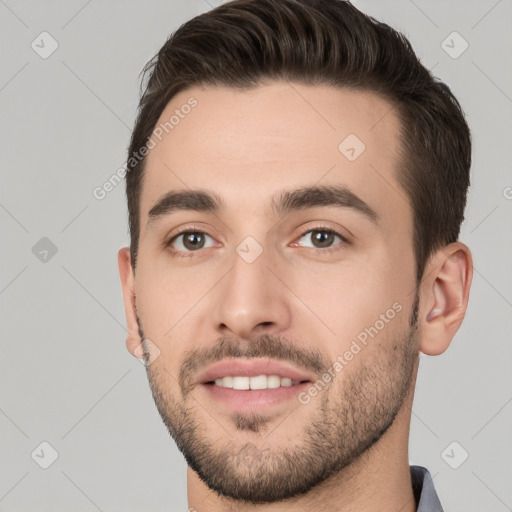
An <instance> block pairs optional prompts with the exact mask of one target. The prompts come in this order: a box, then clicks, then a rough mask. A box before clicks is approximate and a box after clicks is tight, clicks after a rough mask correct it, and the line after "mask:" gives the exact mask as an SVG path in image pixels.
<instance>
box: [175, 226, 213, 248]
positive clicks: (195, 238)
mask: <svg viewBox="0 0 512 512" xmlns="http://www.w3.org/2000/svg"><path fill="white" fill-rule="evenodd" d="M206 238H209V239H210V240H212V241H213V238H212V237H211V236H210V235H207V234H206V233H203V232H202V231H185V232H184V233H180V234H178V235H176V236H174V237H173V238H172V239H171V240H170V241H169V245H171V246H173V248H174V249H175V250H177V251H185V252H187V251H197V250H198V249H204V248H205V239H206ZM182 239H183V240H182ZM209 247H212V245H210V246H209Z"/></svg>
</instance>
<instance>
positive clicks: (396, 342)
mask: <svg viewBox="0 0 512 512" xmlns="http://www.w3.org/2000/svg"><path fill="white" fill-rule="evenodd" d="M418 303H419V297H418V296H416V299H415V302H414V305H413V308H412V312H411V315H410V317H409V322H408V323H409V325H408V328H407V329H406V332H405V333H402V334H401V335H399V336H396V337H394V338H393V339H384V336H385V333H379V334H378V335H377V336H376V337H377V338H380V337H382V339H377V340H374V341H370V342H369V346H368V347H366V348H364V349H363V350H362V353H364V352H366V354H365V355H363V356H361V355H358V356H356V357H355V359H357V358H358V359H359V361H358V364H357V368H355V370H356V371H351V372H350V373H345V372H346V369H345V368H344V369H342V370H341V371H342V372H343V373H345V375H344V376H343V379H341V382H340V383H339V385H338V386H336V378H334V379H333V381H332V382H331V383H330V385H329V386H328V387H326V388H325V389H324V390H323V391H322V392H321V393H319V395H318V396H317V397H316V398H314V399H313V401H317V403H316V404H315V405H316V408H311V412H310V416H309V417H310V418H311V419H310V420H309V421H308V422H307V424H305V426H304V427H303V431H302V434H301V435H300V436H297V438H296V440H294V442H293V443H289V444H288V446H283V447H282V448H281V449H275V448H274V449H269V448H268V446H266V447H265V449H262V447H261V446H258V445H257V443H258V442H259V438H258V440H256V439H255V442H250V441H247V440H245V442H237V438H236V435H232V436H231V437H230V438H229V439H228V440H226V441H225V442H224V443H222V444H220V443H218V442H217V443H214V442H212V439H211V436H210V435H209V432H208V424H210V423H211V422H214V421H215V420H214V419H213V418H210V419H211V421H203V420H201V419H200V414H199V413H200V411H199V409H201V405H200V404H199V403H198V402H197V400H195V399H194V398H193V397H189V393H190V391H191V390H192V389H193V387H194V386H193V382H192V380H191V379H192V378H193V376H194V375H195V373H196V370H198V369H201V368H204V367H205V366H206V364H211V363H212V362H215V361H219V360H221V359H223V358H224V357H269V358H272V359H281V360H284V361H288V362H291V363H294V364H296V365H297V366H299V367H302V368H307V369H308V370H313V371H315V373H317V374H322V373H323V372H326V371H327V370H328V368H329V367H332V364H330V363H329V361H327V360H326V359H325V358H324V357H323V356H322V355H321V354H319V353H318V352H315V351H306V350H303V349H299V348H298V347H297V346H296V345H295V346H294V345H292V344H290V343H289V342H288V341H287V340H284V339H282V338H281V337H279V336H271V335H267V334H264V335H262V336H260V337H258V338H255V339H253V340H251V341H250V343H247V344H244V343H243V342H241V341H240V340H233V339H228V338H223V339H221V340H220V341H219V343H218V344H217V345H216V346H215V348H214V349H209V350H202V349H196V350H194V351H192V352H189V353H188V354H187V355H186V357H185V359H184V362H183V365H182V367H181V370H180V375H179V379H178V381H179V382H178V383H179V385H180V388H181V397H179V396H174V395H173V394H172V393H171V392H170V386H169V382H170V379H172V378H173V377H172V376H171V374H170V373H169V372H168V371H167V370H166V369H165V368H162V367H159V366H158V365H156V364H151V365H148V366H146V370H147V373H148V379H149V384H150V387H151V392H152V395H153V398H154V401H155V404H156V407H157V409H158V412H159V413H160V416H161V418H162V420H163V422H164V424H165V425H166V427H167V429H168V430H169V433H170V435H171V436H172V438H173V439H174V441H175V442H176V445H177V447H178V449H179V450H180V451H181V452H182V454H183V455H184V457H185V459H186V461H187V464H188V466H189V467H190V468H191V469H192V470H193V471H195V472H196V473H197V475H198V476H199V477H200V478H201V480H202V481H203V482H204V483H205V484H206V485H207V486H208V487H209V488H210V489H212V490H213V491H215V492H216V493H217V494H219V495H220V496H224V497H226V498H231V499H233V500H237V501H241V502H246V503H252V504H263V503H273V502H278V501H282V500H286V499H290V498H293V497H297V496H300V495H302V494H305V493H308V492H309V491H311V490H312V489H313V488H314V487H315V486H317V485H318V484H320V483H322V482H324V481H326V480H327V479H328V478H330V477H332V476H334V475H336V474H337V473H339V472H340V471H341V470H342V469H343V468H345V467H347V466H348V465H350V464H351V463H353V462H354V461H356V460H357V459H358V458H359V457H360V456H361V455H362V454H364V453H365V452H366V451H367V450H368V449H369V448H371V447H372V446H373V445H375V443H377V441H379V439H380V438H381V437H382V435H383V434H384V433H385V432H386V431H387V430H388V429H389V427H390V426H391V425H392V423H393V421H394V419H395V417H396V415H397V414H398V412H399V410H400V408H401V406H402V404H403V402H404V399H405V397H406V396H407V394H408V392H409V391H410V390H411V389H412V386H413V384H414V383H413V380H414V370H415V367H416V363H417V361H418V358H419V353H418V343H419V333H418V322H417V313H418ZM139 330H140V334H141V337H142V339H144V336H143V332H142V328H141V325H140V320H139ZM372 344H373V345H372ZM143 345H144V343H143ZM146 356H147V355H146V353H145V357H146ZM351 365H352V363H350V364H349V366H351ZM338 380H339V379H338ZM187 397H188V401H186V400H187ZM297 407H302V405H298V406H297ZM308 407H312V406H311V405H309V406H308ZM293 412H294V411H292V412H291V413H290V414H293ZM230 419H231V421H232V423H233V425H234V426H235V428H236V430H237V431H249V432H253V433H254V434H257V433H261V432H266V431H268V435H271V433H272V431H273V430H270V427H271V421H272V420H273V418H272V417H271V416H266V415H265V414H264V413H233V414H232V415H231V417H230ZM283 421H284V420H283ZM278 428H279V425H277V427H274V430H275V429H278ZM263 440H264V439H263Z"/></svg>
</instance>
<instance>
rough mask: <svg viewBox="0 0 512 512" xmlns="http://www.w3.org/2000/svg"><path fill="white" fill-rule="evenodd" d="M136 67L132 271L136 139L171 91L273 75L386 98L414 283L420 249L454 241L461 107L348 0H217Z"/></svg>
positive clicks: (423, 253)
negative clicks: (408, 222) (406, 206)
mask: <svg viewBox="0 0 512 512" xmlns="http://www.w3.org/2000/svg"><path fill="white" fill-rule="evenodd" d="M143 74H144V79H145V78H147V77H148V76H149V78H148V80H147V82H146V85H145V90H144V92H143V94H142V96H141V99H140V104H139V112H138V117H137V120H136V123H135V127H134V130H133V133H132V137H131V142H130V147H129V151H128V162H129V165H128V168H127V170H128V173H127V176H126V195H127V200H128V213H129V225H130V236H131V245H130V253H131V257H132V266H133V268H134V270H135V266H136V261H137V250H138V239H139V230H140V226H139V224H140V211H139V210H140V206H139V203H140V192H141V185H142V179H143V175H144V163H145V160H146V159H145V158H144V159H141V160H140V161H139V160H135V159H133V158H132V159H131V160H130V156H132V155H133V154H134V153H135V152H138V151H139V150H140V148H141V147H143V146H145V145H146V143H147V141H148V138H149V137H150V136H151V134H152V131H153V130H154V128H155V125H156V123H157V122H158V119H159V117H160V115H161V114H162V112H163V110H164V109H165V107H166V105H167V104H168V103H169V101H170V100H171V99H172V98H173V96H175V95H176V94H177V93H179V92H180V91H182V90H184V89H186V88H188V87H191V86H194V85H199V84H201V85H223V86H228V87H232V88H234V89H250V88H254V87H257V86H258V85H262V84H264V83H266V82H269V81H273V80H281V81H292V82H297V83H303V84H308V85H331V86H335V87H341V88H350V89H356V90H363V91H369V92H374V93H376V94H379V95H380V96H381V97H383V98H384V99H385V100H387V101H389V102H390V103H391V105H393V107H394V108H395V109H396V112H397V115H398V117H399V119H400V122H401V134H400V139H401V142H402V146H403V151H402V156H401V159H400V160H401V161H400V165H399V169H397V180H398V181H399V183H400V185H401V186H402V187H403V189H404V190H405V192H406V195H407V196H408V198H409V201H410V204H411V207H412V210H413V223H414V250H415V257H416V270H417V272H416V276H417V279H418V281H419V280H420V279H421V277H422V275H423V271H424V268H425V264H426V262H427V260H428V258H429V256H430V255H431V254H432V253H433V252H434V251H435V250H436V249H438V248H439V247H442V246H443V245H446V244H448V243H451V242H455V241H456V240H457V238H458V236H459V230H460V225H461V223H462V221H463V219H464V208H465V205H466V194H467V188H468V186H469V170H470V165H471V136H470V131H469V127H468V125H467V123H466V121H465V118H464V113H463V112H462V109H461V107H460V105H459V103H458V101H457V100H456V98H455V97H454V96H453V94H452V93H451V91H450V89H449V88H448V86H447V85H445V84H444V83H443V82H441V81H440V80H438V79H436V78H435V77H434V76H433V75H432V74H431V73H430V72H429V71H428V69H426V68H425V67H424V66H423V65H422V64H421V63H420V61H419V60H418V58H417V57H416V55H415V53H414V51H413V49H412V47H411V45H410V43H409V41H408V40H407V39H406V38H405V37H404V36H403V35H402V34H400V33H399V32H397V31H395V30H394V29H392V28H391V27H389V26H388V25H386V24H384V23H380V22H379V21H377V20H375V19H373V18H371V17H370V16H367V15H365V14H364V13H362V12H361V11H359V10H358V9H356V8H355V7H354V6H353V5H351V4H350V3H349V2H348V1H344V0H234V1H231V2H228V3H225V4H222V5H220V6H219V7H217V8H215V9H212V10H211V11H208V12H206V13H204V14H201V15H199V16H196V17H195V18H193V19H191V20H190V21H188V22H186V23H185V24H183V25H182V26H181V27H179V28H178V30H176V31H175V32H174V33H173V34H171V36H170V37H169V39H168V40H167V41H166V42H165V44H164V45H163V46H162V48H161V49H160V51H159V52H158V54H157V55H155V56H154V57H153V59H151V60H150V61H149V62H148V64H146V66H145V68H144V70H143ZM144 79H143V83H144V82H145V80H144ZM141 87H144V86H143V85H142V84H141ZM130 163H131V165H130Z"/></svg>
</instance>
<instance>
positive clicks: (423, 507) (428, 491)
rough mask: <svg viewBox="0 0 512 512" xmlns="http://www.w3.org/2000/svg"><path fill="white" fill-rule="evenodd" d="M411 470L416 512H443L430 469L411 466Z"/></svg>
mask: <svg viewBox="0 0 512 512" xmlns="http://www.w3.org/2000/svg"><path fill="white" fill-rule="evenodd" d="M410 469H411V479H412V490H413V492H414V497H415V499H416V505H417V509H416V512H443V507H442V506H441V502H440V501H439V498H438V497H437V493H436V490H435V489H434V484H433V483H432V477H431V476H430V473H429V472H428V469H426V468H424V467H422V466H410Z"/></svg>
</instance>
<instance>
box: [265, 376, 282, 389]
mask: <svg viewBox="0 0 512 512" xmlns="http://www.w3.org/2000/svg"><path fill="white" fill-rule="evenodd" d="M280 386H281V377H279V375H269V376H268V377H267V387H268V388H271V389H274V388H278V387H280Z"/></svg>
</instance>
